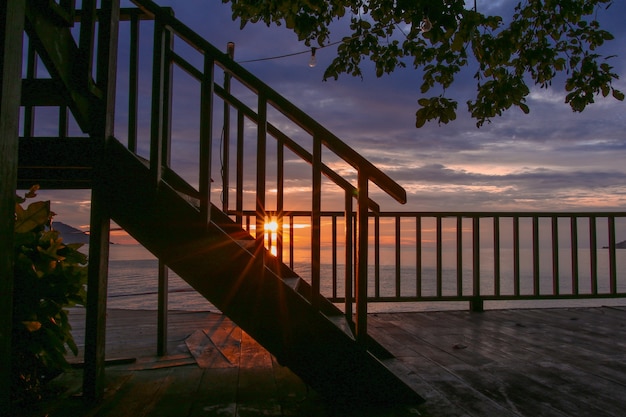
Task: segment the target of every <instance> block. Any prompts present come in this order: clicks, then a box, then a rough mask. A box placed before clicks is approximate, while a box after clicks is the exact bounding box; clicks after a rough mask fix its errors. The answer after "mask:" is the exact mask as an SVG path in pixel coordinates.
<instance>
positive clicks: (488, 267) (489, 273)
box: [108, 245, 626, 312]
mask: <svg viewBox="0 0 626 417" xmlns="http://www.w3.org/2000/svg"><path fill="white" fill-rule="evenodd" d="M585 253H587V254H588V251H587V252H585ZM585 253H581V254H580V255H579V256H580V259H579V268H580V270H579V274H580V279H579V286H580V292H581V293H589V292H590V291H591V284H590V282H591V280H590V278H589V277H590V272H589V271H590V268H589V260H588V256H585ZM620 254H621V252H620ZM110 255H111V256H110V258H111V259H110V264H109V287H108V293H109V298H108V306H109V307H110V308H124V309H149V310H154V309H156V308H157V290H158V287H157V285H158V282H157V276H158V270H157V265H158V262H157V260H156V259H155V258H154V257H153V256H152V255H151V254H150V253H149V252H148V251H146V250H145V249H144V248H142V247H141V246H138V245H112V246H111V251H110ZM624 255H626V252H624ZM507 256H508V255H507V254H506V253H503V254H502V266H501V276H502V280H501V284H500V285H501V292H502V293H503V294H512V293H513V281H514V280H513V270H512V267H511V265H512V261H511V260H510V259H507ZM522 256H524V254H522ZM607 256H608V255H607V251H601V250H599V251H598V264H599V266H598V277H599V280H598V287H599V290H600V292H603V291H606V290H607V289H608V285H609V279H608V277H609V270H608V258H607ZM448 258H450V256H449V255H446V254H445V253H444V272H443V283H442V284H443V285H442V291H443V294H444V295H454V294H456V292H457V271H456V261H455V260H454V258H453V256H452V259H448ZM605 258H607V259H605ZM623 258H624V257H623V256H621V257H620V258H619V259H618V291H621V292H626V259H623ZM549 259H550V255H549V254H546V255H545V256H542V258H541V261H540V265H541V280H540V290H541V292H542V293H548V292H549V291H551V288H552V285H553V283H552V265H551V262H550V261H549ZM448 264H450V265H452V267H451V268H445V265H448ZM521 264H522V266H521V268H520V269H521V292H522V294H530V293H532V268H531V266H530V265H531V264H532V262H530V263H529V262H522V263H521ZM294 269H295V270H296V272H298V273H299V274H300V275H301V276H302V277H303V278H304V279H307V280H308V279H309V277H310V266H309V265H308V264H306V263H303V264H296V265H295V266H294ZM560 269H561V274H562V276H563V278H562V279H561V280H560V283H559V288H560V290H561V292H564V293H567V292H569V291H571V286H572V283H571V278H570V277H571V261H570V258H569V254H568V251H566V252H564V253H563V254H562V255H561V256H560ZM416 273H417V271H416V268H415V267H414V266H408V267H404V266H403V269H402V270H401V274H400V281H401V293H402V294H403V295H414V294H415V291H416V285H415V281H416V279H415V277H416ZM421 274H422V294H423V295H435V294H436V288H437V283H436V275H435V268H434V263H432V259H431V260H429V256H428V254H425V256H424V265H423V266H422V268H421ZM321 275H322V292H323V293H325V294H326V295H330V294H332V282H331V280H330V277H331V276H332V269H331V267H330V265H322V274H321ZM337 275H338V277H339V281H341V277H342V276H343V270H342V269H339V270H338V271H337ZM369 275H370V284H369V290H370V294H373V293H374V288H375V283H374V273H373V270H372V271H371V272H370V274H369ZM471 276H472V270H471V257H470V256H466V257H465V259H464V262H463V282H464V284H463V287H464V288H463V293H464V294H470V293H471V286H472V284H471ZM395 281H396V270H395V266H394V265H383V266H381V270H380V285H379V291H380V294H381V295H382V296H392V295H394V294H395V291H396V288H395ZM481 288H482V289H483V293H492V292H493V288H494V279H493V259H489V258H488V257H485V258H484V259H483V258H481ZM337 294H339V295H341V294H343V287H342V285H341V283H340V284H339V285H338V287H337ZM598 305H626V300H619V299H617V300H613V299H603V300H556V301H515V302H511V301H499V302H488V303H486V308H512V307H555V306H576V307H578V306H598ZM169 307H170V309H171V310H187V311H198V310H201V311H205V310H212V311H215V310H216V308H215V307H214V306H212V305H211V304H210V303H209V302H208V301H207V300H206V299H204V297H202V296H201V295H199V294H198V293H196V292H195V291H194V290H193V289H192V288H191V287H190V286H189V285H188V284H187V283H186V282H185V281H183V280H182V279H181V278H180V277H178V276H177V275H176V274H175V273H174V272H173V271H170V273H169ZM467 308H468V306H467V303H458V302H457V303H442V302H437V303H427V302H420V303H372V304H370V305H369V307H368V310H369V311H370V312H385V311H432V310H448V309H467Z"/></svg>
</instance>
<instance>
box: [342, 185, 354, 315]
mask: <svg viewBox="0 0 626 417" xmlns="http://www.w3.org/2000/svg"><path fill="white" fill-rule="evenodd" d="M353 198H354V196H353V195H352V194H350V192H348V191H346V193H345V204H344V206H345V241H346V242H345V265H346V270H345V288H344V289H345V314H346V317H347V318H348V319H349V320H352V314H353V310H352V298H353V290H352V279H353V278H352V277H353V274H352V265H354V254H353V252H352V248H353V247H354V241H353V240H352V236H353V235H354V231H353V230H352V225H353V214H352V199H353Z"/></svg>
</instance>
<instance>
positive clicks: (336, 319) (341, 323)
mask: <svg viewBox="0 0 626 417" xmlns="http://www.w3.org/2000/svg"><path fill="white" fill-rule="evenodd" d="M326 317H327V318H328V320H330V321H331V322H332V323H333V324H334V325H335V326H337V327H339V329H341V330H342V331H343V332H344V333H345V334H347V335H348V336H350V338H351V339H352V340H354V333H352V327H350V323H348V320H347V319H346V317H345V316H343V315H342V316H326Z"/></svg>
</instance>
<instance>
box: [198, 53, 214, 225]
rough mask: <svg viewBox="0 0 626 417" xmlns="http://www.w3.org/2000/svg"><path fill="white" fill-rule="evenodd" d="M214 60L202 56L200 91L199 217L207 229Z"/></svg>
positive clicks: (208, 218)
mask: <svg viewBox="0 0 626 417" xmlns="http://www.w3.org/2000/svg"><path fill="white" fill-rule="evenodd" d="M214 67H215V65H214V60H213V58H211V57H209V56H208V55H205V56H204V71H203V74H202V87H201V90H200V175H199V184H200V186H199V188H200V216H201V218H202V222H203V223H204V224H205V226H207V227H208V225H209V223H210V221H211V159H212V154H213V152H212V149H213V92H214V85H213V79H214Z"/></svg>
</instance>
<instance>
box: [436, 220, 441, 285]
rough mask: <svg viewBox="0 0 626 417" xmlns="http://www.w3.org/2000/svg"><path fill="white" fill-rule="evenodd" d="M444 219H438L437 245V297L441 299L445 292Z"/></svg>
mask: <svg viewBox="0 0 626 417" xmlns="http://www.w3.org/2000/svg"><path fill="white" fill-rule="evenodd" d="M441 222H442V217H441V216H437V217H436V223H437V225H436V236H437V238H436V239H435V240H436V242H435V243H436V245H437V297H441V295H442V292H443V239H442V227H441Z"/></svg>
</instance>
